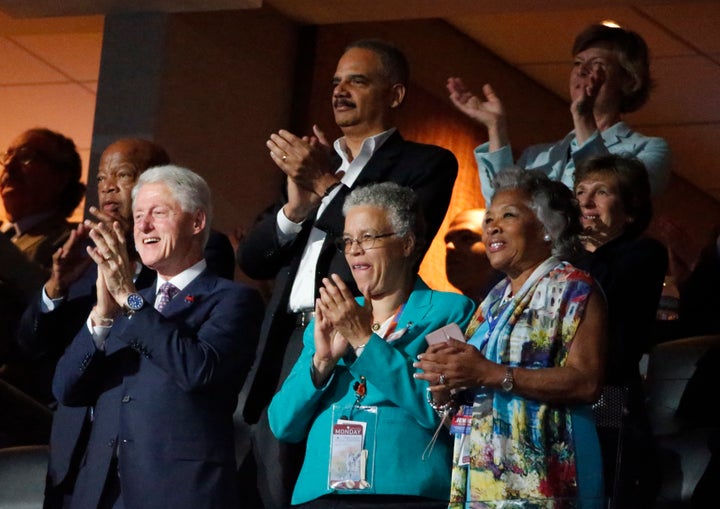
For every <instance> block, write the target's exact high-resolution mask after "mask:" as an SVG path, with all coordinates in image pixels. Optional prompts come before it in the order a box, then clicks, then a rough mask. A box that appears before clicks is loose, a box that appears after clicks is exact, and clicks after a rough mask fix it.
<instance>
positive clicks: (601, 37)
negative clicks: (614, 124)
mask: <svg viewBox="0 0 720 509" xmlns="http://www.w3.org/2000/svg"><path fill="white" fill-rule="evenodd" d="M598 46H599V47H606V48H608V49H611V50H613V51H615V53H616V54H617V56H618V61H619V63H620V67H622V69H623V71H624V72H625V73H626V74H627V75H628V76H629V77H630V78H631V83H630V84H629V85H628V86H627V87H625V88H624V89H623V90H622V95H623V96H622V99H621V101H620V111H621V112H622V113H630V112H633V111H637V110H639V109H640V108H641V107H642V106H643V105H644V104H645V103H646V102H647V100H648V98H649V97H650V90H651V89H652V87H653V81H652V78H651V77H650V52H649V51H648V47H647V44H646V43H645V40H644V39H643V38H642V37H641V36H640V35H639V34H638V33H637V32H633V31H631V30H626V29H624V28H620V27H609V26H605V25H590V26H589V27H587V28H586V29H585V30H583V31H582V32H580V34H579V35H578V36H577V37H576V38H575V43H574V44H573V48H572V54H573V55H577V54H578V53H580V52H581V51H584V50H586V49H588V48H592V47H598Z"/></svg>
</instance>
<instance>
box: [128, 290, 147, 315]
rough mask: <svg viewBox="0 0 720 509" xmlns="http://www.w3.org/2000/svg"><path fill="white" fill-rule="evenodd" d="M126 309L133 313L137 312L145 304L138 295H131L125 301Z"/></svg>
mask: <svg viewBox="0 0 720 509" xmlns="http://www.w3.org/2000/svg"><path fill="white" fill-rule="evenodd" d="M126 304H127V307H128V308H129V309H131V310H133V311H139V310H140V309H142V307H143V305H144V304H145V301H144V300H143V298H142V297H141V296H140V294H138V293H131V294H130V295H128V297H127V301H126Z"/></svg>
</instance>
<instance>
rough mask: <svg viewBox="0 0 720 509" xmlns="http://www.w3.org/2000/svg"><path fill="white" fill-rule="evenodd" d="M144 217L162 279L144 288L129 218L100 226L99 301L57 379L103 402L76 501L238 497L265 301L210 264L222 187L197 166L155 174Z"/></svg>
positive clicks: (82, 396)
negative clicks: (244, 389) (245, 411)
mask: <svg viewBox="0 0 720 509" xmlns="http://www.w3.org/2000/svg"><path fill="white" fill-rule="evenodd" d="M133 217H134V240H135V246H136V249H137V250H138V252H139V254H140V257H141V259H142V262H143V265H145V266H148V267H150V268H152V269H154V270H156V271H157V274H158V279H157V282H156V284H155V285H153V286H151V287H150V288H148V289H146V290H142V291H140V292H139V293H138V292H137V291H136V289H135V288H136V287H135V284H134V283H133V272H132V271H131V270H129V267H130V266H131V264H130V263H129V258H128V253H127V249H126V247H125V235H124V234H123V231H122V229H121V228H120V225H119V224H118V223H117V222H115V223H113V227H112V229H108V228H107V227H106V226H105V225H103V224H102V223H100V224H97V225H94V226H93V227H92V230H91V232H90V236H91V238H92V239H93V241H94V242H95V247H92V248H88V253H89V254H90V256H91V257H92V259H93V261H94V262H95V263H96V264H97V265H98V279H97V304H96V305H95V307H94V308H93V310H92V311H91V313H90V316H89V317H88V321H87V324H86V325H85V326H84V327H83V328H82V329H81V331H80V332H79V333H78V335H77V336H76V337H75V339H74V340H73V342H72V344H71V345H70V347H69V348H68V350H67V351H66V352H65V354H64V355H63V356H62V357H61V359H60V361H59V362H58V367H57V372H56V374H55V378H54V380H53V392H54V393H55V395H56V397H57V398H58V401H60V402H61V403H62V404H64V405H69V406H75V405H77V406H90V405H92V406H93V421H92V428H91V431H90V438H89V442H88V446H87V450H86V454H85V459H84V462H83V464H82V466H81V468H80V472H79V474H78V479H77V482H76V485H75V491H74V493H73V497H72V501H71V505H70V507H72V508H83V509H86V508H95V507H98V508H104V507H114V508H116V507H127V508H145V507H173V508H188V509H190V508H196V507H207V508H218V509H220V508H227V507H234V506H235V505H236V504H237V489H236V486H235V457H234V442H233V435H234V426H233V420H232V415H233V411H234V409H235V406H236V403H237V394H238V392H239V390H240V387H241V385H242V382H243V380H244V378H245V376H246V374H247V372H248V370H249V367H250V364H251V362H252V358H253V354H254V350H255V346H256V339H257V332H258V329H259V318H258V316H260V313H262V301H261V299H260V296H259V294H258V293H257V292H256V291H254V290H251V289H249V288H247V287H243V286H240V285H238V284H235V283H232V282H230V281H228V280H226V279H222V278H219V277H217V276H215V275H213V274H212V273H211V272H210V271H208V270H207V263H206V261H205V259H204V258H203V248H204V246H205V243H206V242H207V238H208V235H209V223H210V219H211V206H210V192H209V189H208V187H207V184H206V183H205V181H204V180H203V179H202V178H201V177H199V176H198V175H197V174H195V173H193V172H191V171H190V170H186V169H183V168H179V167H176V166H162V167H158V168H153V169H151V170H148V171H147V172H145V173H143V175H142V176H141V177H140V179H139V181H138V184H137V186H136V188H135V189H134V191H133Z"/></svg>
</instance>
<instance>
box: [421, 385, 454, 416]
mask: <svg viewBox="0 0 720 509" xmlns="http://www.w3.org/2000/svg"><path fill="white" fill-rule="evenodd" d="M425 394H426V398H427V402H428V405H430V408H432V409H433V410H435V412H436V413H437V414H438V415H439V416H440V417H444V416H446V415H452V414H454V413H455V412H457V409H458V403H457V401H456V400H455V397H454V394H451V395H450V399H448V400H447V401H446V402H445V403H435V400H434V399H433V395H432V392H431V391H430V387H428V388H427V390H426V393H425Z"/></svg>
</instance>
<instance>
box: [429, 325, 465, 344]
mask: <svg viewBox="0 0 720 509" xmlns="http://www.w3.org/2000/svg"><path fill="white" fill-rule="evenodd" d="M450 338H452V339H457V340H458V341H462V342H463V343H464V342H465V336H464V335H463V333H462V331H461V330H460V327H458V324H456V323H449V324H447V325H445V326H444V327H440V328H439V329H438V330H436V331H433V332H431V333H430V334H428V335H426V336H425V341H427V343H428V345H434V344H436V343H444V342H446V341H447V340H448V339H450Z"/></svg>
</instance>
